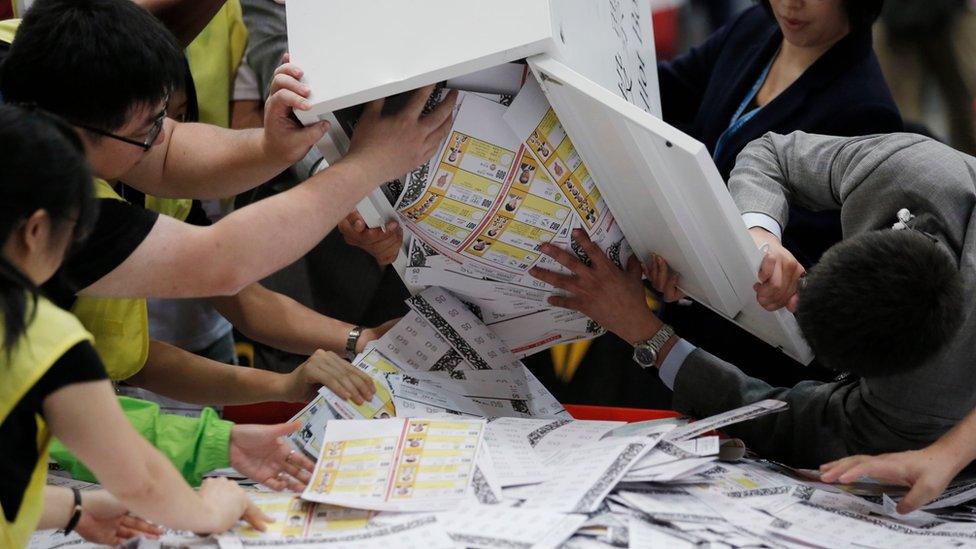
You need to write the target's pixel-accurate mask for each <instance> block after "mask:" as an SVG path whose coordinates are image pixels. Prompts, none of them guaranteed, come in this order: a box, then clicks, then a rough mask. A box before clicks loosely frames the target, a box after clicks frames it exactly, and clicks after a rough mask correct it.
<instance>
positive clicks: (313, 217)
mask: <svg viewBox="0 0 976 549" xmlns="http://www.w3.org/2000/svg"><path fill="white" fill-rule="evenodd" d="M373 177H374V176H371V175H368V174H366V172H365V171H364V170H363V169H362V168H361V167H360V166H358V165H357V163H356V162H353V161H348V160H343V161H341V162H339V163H337V164H336V165H334V166H331V167H329V168H328V169H326V170H324V171H322V172H319V173H318V174H316V175H315V176H314V177H312V178H311V179H309V180H308V181H306V182H305V183H302V184H301V185H298V186H296V187H294V188H292V189H289V190H288V191H285V192H283V193H279V194H276V195H274V196H272V197H269V198H267V199H265V200H261V201H260V202H256V203H254V204H251V205H249V206H247V207H245V208H241V209H240V210H237V211H235V212H233V213H231V214H230V215H228V216H227V217H224V218H223V219H221V220H220V221H218V222H217V223H216V224H214V225H213V226H210V227H193V226H189V225H186V224H184V223H179V222H177V221H175V220H173V219H170V218H167V217H165V216H161V217H160V218H159V219H158V220H157V222H156V225H155V226H154V227H153V229H152V232H150V233H149V236H147V237H146V239H145V240H144V241H143V242H142V244H140V245H139V247H138V248H136V250H135V251H134V252H133V253H132V255H130V256H129V257H128V258H127V259H126V260H125V261H124V262H123V263H122V264H121V265H119V266H118V267H117V268H116V269H115V270H113V271H112V272H111V273H109V274H108V275H106V276H104V277H102V278H101V279H99V280H98V281H97V282H96V283H94V284H92V285H91V286H89V287H88V288H85V289H84V291H83V292H82V293H84V294H85V295H95V296H102V297H113V296H131V295H144V296H146V297H154V298H184V297H210V296H215V295H234V294H237V293H239V292H240V291H241V290H242V289H243V288H244V287H246V286H247V285H249V284H252V283H254V282H257V281H258V280H261V279H263V278H265V277H266V276H268V275H270V274H272V273H275V272H277V271H279V270H281V269H283V268H284V267H286V266H288V265H290V264H292V263H294V262H295V261H296V260H297V259H298V258H300V257H302V256H303V255H305V254H306V253H308V251H309V250H311V249H312V248H313V247H314V246H315V245H316V244H318V243H319V242H320V241H321V240H322V239H323V238H325V236H326V235H327V234H329V233H330V232H331V231H332V230H333V229H334V228H335V227H336V225H337V224H338V223H339V221H340V220H342V219H343V218H344V217H345V216H346V215H348V213H349V212H350V211H352V210H353V209H354V208H355V206H356V204H357V203H358V202H359V201H360V200H361V199H362V198H363V197H365V196H366V194H368V193H369V192H370V191H371V190H372V189H373V188H374V187H375V186H376V185H379V184H380V183H381V182H382V181H380V178H375V180H373V179H371V178H373ZM204 265H205V266H206V268H205V269H201V268H200V267H201V266H204ZM187 272H193V273H194V276H186V273H187Z"/></svg>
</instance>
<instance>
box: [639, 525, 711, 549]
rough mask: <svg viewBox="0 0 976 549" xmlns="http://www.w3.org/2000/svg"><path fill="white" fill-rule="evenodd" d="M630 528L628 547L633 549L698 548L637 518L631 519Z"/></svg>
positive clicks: (694, 544)
mask: <svg viewBox="0 0 976 549" xmlns="http://www.w3.org/2000/svg"><path fill="white" fill-rule="evenodd" d="M628 526H629V528H628V538H629V545H628V546H629V547H630V548H631V549H658V548H659V547H668V548H671V549H692V548H694V547H697V544H696V543H693V542H691V541H688V540H685V539H682V538H680V537H678V536H676V535H674V534H673V533H671V532H668V531H667V530H666V529H664V528H661V527H659V526H656V525H652V524H649V523H648V522H646V521H644V520H642V519H639V518H637V517H631V518H630V522H629V524H628Z"/></svg>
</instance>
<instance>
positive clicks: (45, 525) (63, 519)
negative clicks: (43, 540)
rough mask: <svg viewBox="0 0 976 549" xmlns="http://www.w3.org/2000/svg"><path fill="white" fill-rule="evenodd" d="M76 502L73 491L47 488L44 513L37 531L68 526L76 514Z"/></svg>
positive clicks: (45, 490) (58, 487)
mask: <svg viewBox="0 0 976 549" xmlns="http://www.w3.org/2000/svg"><path fill="white" fill-rule="evenodd" d="M74 502H75V500H74V494H72V492H71V490H69V489H67V488H63V487H60V486H45V487H44V511H43V512H42V513H41V521H40V522H39V523H38V524H37V529H38V530H50V529H52V528H64V527H65V526H67V525H68V521H69V520H71V515H72V513H74V507H75V504H74Z"/></svg>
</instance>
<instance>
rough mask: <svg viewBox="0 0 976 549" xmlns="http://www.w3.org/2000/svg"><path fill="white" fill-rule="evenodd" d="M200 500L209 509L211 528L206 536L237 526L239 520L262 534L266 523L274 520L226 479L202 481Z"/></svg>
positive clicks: (239, 488)
mask: <svg viewBox="0 0 976 549" xmlns="http://www.w3.org/2000/svg"><path fill="white" fill-rule="evenodd" d="M200 498H201V499H203V502H204V504H205V505H206V506H207V507H208V508H209V509H210V513H211V514H210V516H211V518H212V524H213V526H212V527H211V528H210V529H209V532H206V533H207V534H220V533H222V532H226V531H227V530H230V529H231V528H233V527H235V526H237V522H238V521H239V520H241V519H243V520H244V522H246V523H248V524H250V525H251V526H252V527H253V528H254V529H255V530H257V531H259V532H263V531H265V530H266V529H267V523H269V522H274V519H273V518H271V517H269V516H268V515H266V514H264V513H263V512H262V511H261V510H260V509H258V507H257V505H254V502H253V501H251V499H250V498H249V497H247V493H246V492H244V489H243V488H241V487H240V486H238V485H237V483H235V482H233V481H231V480H229V479H226V478H208V479H204V481H203V484H202V485H201V486H200Z"/></svg>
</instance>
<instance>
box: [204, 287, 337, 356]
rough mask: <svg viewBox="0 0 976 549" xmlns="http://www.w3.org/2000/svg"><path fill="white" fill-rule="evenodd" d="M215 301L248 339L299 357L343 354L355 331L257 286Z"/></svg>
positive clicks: (218, 309)
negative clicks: (351, 333) (323, 351)
mask: <svg viewBox="0 0 976 549" xmlns="http://www.w3.org/2000/svg"><path fill="white" fill-rule="evenodd" d="M211 301H212V302H213V304H214V306H215V307H216V308H217V311H218V312H220V314H222V315H223V316H224V317H225V318H226V319H227V320H229V321H230V322H231V323H232V324H233V325H234V327H235V328H236V329H237V330H238V331H240V332H241V333H243V334H244V335H246V336H247V337H249V338H251V339H253V340H254V341H257V342H259V343H263V344H265V345H268V346H271V347H274V348H276V349H280V350H282V351H288V352H290V353H295V354H303V355H311V354H312V353H314V352H315V351H317V350H319V349H322V350H325V351H333V352H335V353H338V354H342V353H343V352H344V351H345V347H346V337H347V336H348V334H349V332H350V331H351V330H352V329H353V328H354V326H353V325H352V324H348V323H346V322H341V321H339V320H336V319H334V318H330V317H327V316H325V315H323V314H320V313H318V312H316V311H314V310H312V309H310V308H308V307H306V306H304V305H302V304H301V303H299V302H297V301H295V300H294V299H291V298H290V297H288V296H285V295H283V294H280V293H277V292H273V291H271V290H269V289H267V288H265V287H264V286H261V285H260V284H256V283H255V284H251V285H250V286H248V287H246V288H244V290H242V291H241V292H240V293H239V294H237V295H236V296H231V297H218V298H213V299H212V300H211Z"/></svg>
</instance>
